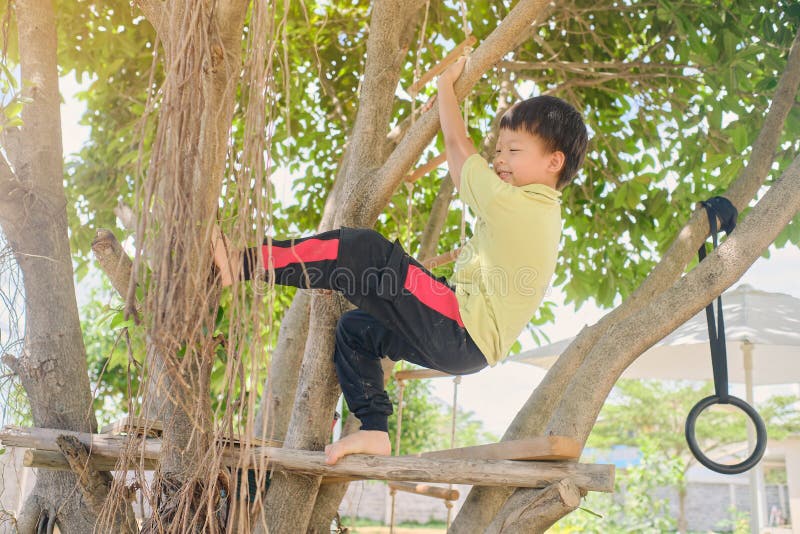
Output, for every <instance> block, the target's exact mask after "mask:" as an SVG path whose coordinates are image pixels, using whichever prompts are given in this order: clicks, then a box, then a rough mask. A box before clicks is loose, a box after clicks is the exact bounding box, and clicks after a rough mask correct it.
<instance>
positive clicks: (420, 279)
mask: <svg viewBox="0 0 800 534" xmlns="http://www.w3.org/2000/svg"><path fill="white" fill-rule="evenodd" d="M403 287H405V289H407V290H408V291H410V292H411V294H413V295H414V296H415V297H417V298H418V299H419V301H420V302H422V303H423V304H424V305H426V306H427V307H429V308H431V309H432V310H435V311H437V312H439V313H441V314H442V315H444V316H445V317H447V318H448V319H451V320H453V321H455V322H456V323H458V326H460V327H461V328H464V323H463V322H462V321H461V313H460V312H459V311H458V299H456V294H455V293H454V292H453V290H452V289H450V288H449V287H448V286H447V285H446V284H443V283H441V282H439V281H438V280H436V279H434V278H431V277H430V276H429V275H428V273H426V272H425V271H423V270H422V269H420V268H419V267H417V266H416V265H413V264H411V265H409V266H408V274H407V275H406V283H405V284H404V286H403Z"/></svg>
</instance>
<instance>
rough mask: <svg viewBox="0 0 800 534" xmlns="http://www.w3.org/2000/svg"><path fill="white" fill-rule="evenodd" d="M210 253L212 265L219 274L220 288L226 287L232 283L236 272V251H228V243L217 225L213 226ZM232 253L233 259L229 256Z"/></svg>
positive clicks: (237, 266)
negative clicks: (212, 260)
mask: <svg viewBox="0 0 800 534" xmlns="http://www.w3.org/2000/svg"><path fill="white" fill-rule="evenodd" d="M211 251H212V255H213V257H214V264H215V265H216V266H217V270H218V271H219V273H220V278H221V280H220V282H221V283H222V287H228V286H229V285H231V284H232V283H233V277H234V273H237V272H238V269H239V265H238V261H237V260H238V256H237V251H230V252H229V251H228V243H227V239H226V238H225V236H224V235H223V234H222V231H221V230H220V228H219V226H218V225H216V224H215V225H214V229H213V233H212V235H211ZM231 253H233V257H230V254H231Z"/></svg>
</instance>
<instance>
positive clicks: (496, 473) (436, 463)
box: [223, 447, 614, 492]
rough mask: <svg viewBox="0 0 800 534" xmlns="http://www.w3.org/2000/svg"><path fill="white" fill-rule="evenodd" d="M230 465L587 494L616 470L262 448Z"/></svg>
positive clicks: (607, 483)
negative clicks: (328, 455) (559, 487)
mask: <svg viewBox="0 0 800 534" xmlns="http://www.w3.org/2000/svg"><path fill="white" fill-rule="evenodd" d="M223 454H224V455H226V456H228V458H227V460H226V463H227V462H232V463H233V464H236V462H237V461H239V460H241V461H242V463H243V464H244V465H258V464H259V462H262V461H263V460H264V459H265V458H266V459H268V460H269V462H270V466H271V467H272V468H274V469H275V470H278V471H290V472H292V473H302V474H307V475H316V476H323V477H326V476H357V477H364V478H369V479H373V480H393V481H394V480H397V481H401V482H438V483H449V484H470V485H479V486H510V487H524V488H544V487H547V486H549V485H550V484H552V483H553V482H556V481H559V480H562V479H564V478H572V479H573V480H574V481H575V483H576V485H577V486H578V487H580V488H582V489H584V490H587V491H604V492H611V491H613V490H614V466H613V465H602V464H580V463H577V462H538V461H524V462H520V461H514V460H472V459H453V460H451V459H439V458H435V459H434V458H421V457H413V456H370V455H364V454H353V455H350V456H345V457H344V458H342V459H341V460H339V461H338V462H337V463H336V464H335V465H327V464H326V463H325V455H324V453H323V452H315V451H301V450H293V449H276V448H273V447H258V448H254V449H251V450H250V451H247V452H243V453H242V454H243V455H244V458H240V457H239V455H238V454H237V455H235V456H233V455H231V453H230V452H227V451H226V452H225V453H223Z"/></svg>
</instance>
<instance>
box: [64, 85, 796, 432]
mask: <svg viewBox="0 0 800 534" xmlns="http://www.w3.org/2000/svg"><path fill="white" fill-rule="evenodd" d="M82 89H83V88H82V87H81V86H79V85H78V84H77V82H76V81H75V80H74V79H73V78H72V77H67V78H63V79H62V80H61V91H62V95H63V96H64V104H63V105H62V107H61V110H62V111H61V124H62V131H63V139H64V154H65V155H67V154H70V153H74V152H77V151H78V150H79V149H80V147H81V144H82V143H83V142H84V141H85V140H86V139H87V138H88V135H89V132H88V128H86V127H83V126H80V125H79V124H78V122H79V120H80V117H81V115H82V114H83V111H84V106H83V105H82V104H81V103H80V102H78V101H76V100H75V98H74V94H75V93H76V92H77V91H79V90H82ZM274 179H275V181H274V183H275V184H276V194H277V195H278V197H279V198H283V199H289V198H291V178H290V177H289V175H288V174H287V173H285V172H279V173H278V174H277V175H276V176H275V177H274ZM770 250H771V255H770V258H769V259H764V258H760V259H759V260H758V261H756V263H755V264H754V265H753V266H752V267H751V268H750V270H749V271H748V272H747V273H746V274H745V275H744V276H743V277H742V279H741V280H740V281H739V282H737V283H736V284H734V286H733V287H736V286H738V285H740V284H742V283H747V284H750V285H752V286H753V287H754V288H756V289H760V290H763V291H772V292H778V293H786V294H790V295H792V296H794V297H796V298H798V299H800V277H798V267H800V248H798V247H796V246H791V247H786V248H784V249H778V250H776V249H774V248H771V249H770ZM95 283H96V282H95ZM91 285H92V279H91V276H89V277H87V278H85V279H84V282H82V283H81V284H79V287H78V292H79V294H80V295H81V296H83V298H86V297H85V295H88V294H89V289H90V287H91ZM83 298H81V297H80V296H79V300H83ZM549 299H550V300H552V301H553V302H555V303H556V305H557V306H556V309H555V317H556V319H555V322H554V323H551V324H547V325H544V326H543V327H542V331H543V332H544V333H545V334H546V335H547V336H548V337H549V338H550V340H551V341H552V342H555V341H558V340H561V339H565V338H568V337H572V336H574V335H576V334H577V333H578V332H579V331H580V329H581V328H582V327H583V326H584V325H587V324H593V323H595V322H597V320H599V319H600V318H601V317H602V316H603V315H604V314H605V313H607V311H609V310H601V309H599V308H597V307H596V306H594V305H593V303H591V302H587V303H585V304H584V305H583V306H582V307H581V308H580V310H576V309H575V307H574V306H573V305H565V304H564V295H563V293H562V292H561V291H559V290H558V288H555V289H554V290H553V292H552V294H551V295H550V296H549ZM524 338H525V336H523V338H521V339H522V340H523V350H524V349H528V348H533V347H534V346H535V344H534V343H533V342H532V341H531V340H530V339H527V340H525V339H524ZM709 357H710V356H709ZM756 364H757V362H756ZM544 374H545V371H544V370H543V369H540V368H538V367H535V366H532V365H529V364H524V363H518V362H505V363H502V364H499V365H497V366H496V367H494V368H489V369H484V370H482V371H481V372H479V373H477V374H475V375H469V376H465V377H462V380H461V384H460V385H459V391H458V404H459V407H460V408H461V409H465V410H469V411H472V412H474V413H475V416H476V418H477V419H479V420H481V421H482V422H483V423H484V427H485V429H486V430H488V431H489V432H491V433H493V434H495V435H496V436H498V437H499V436H502V434H503V433H504V432H505V429H506V428H507V427H508V424H509V423H510V422H511V421H512V419H513V418H514V415H516V413H517V412H518V411H519V409H520V408H521V407H522V405H523V404H524V403H525V401H526V400H527V398H528V397H529V396H530V394H531V392H532V391H533V390H534V388H535V387H536V385H537V384H538V383H539V382H540V381H541V379H542V378H543V377H544ZM433 387H434V392H435V395H436V396H437V397H438V398H439V399H441V400H442V401H443V402H444V403H446V404H447V405H448V406H450V405H451V404H452V400H453V387H454V385H453V380H452V379H449V378H439V379H435V380H433ZM741 389H742V386H741V385H736V384H732V385H731V392H732V393H733V394H734V395H738V396H742V397H743V396H744V393H743V392H742V391H740V390H741ZM775 393H780V394H784V393H794V394H800V385H798V384H793V385H789V386H785V387H783V388H780V387H779V388H775V387H771V388H770V387H766V386H765V387H760V388H756V400H757V401H758V400H759V399H760V398H764V397H766V396H769V395H771V394H775Z"/></svg>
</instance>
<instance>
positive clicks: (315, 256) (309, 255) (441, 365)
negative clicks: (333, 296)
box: [243, 228, 487, 431]
mask: <svg viewBox="0 0 800 534" xmlns="http://www.w3.org/2000/svg"><path fill="white" fill-rule="evenodd" d="M259 253H260V254H261V255H262V258H263V260H264V262H263V265H269V264H270V263H271V264H272V266H273V267H274V269H275V283H276V284H281V285H291V286H295V287H300V288H305V289H333V290H337V291H340V292H341V293H342V294H343V295H344V296H345V297H346V298H347V299H348V300H349V301H350V302H352V303H353V304H355V305H356V306H358V308H359V309H358V310H353V311H350V312H347V313H345V314H343V315H342V317H341V318H340V319H339V324H338V325H337V328H336V348H335V351H334V355H333V359H334V364H335V366H336V373H337V375H338V377H339V384H340V385H341V387H342V393H343V394H344V398H345V400H346V401H347V406H348V408H349V409H350V411H351V412H352V413H354V414H355V415H356V416H357V417H358V418H359V419H360V420H361V428H362V429H363V430H383V431H386V430H387V429H388V423H387V421H388V417H389V415H391V413H392V405H391V402H390V401H389V397H388V395H387V394H386V391H385V389H384V388H383V370H382V368H381V364H380V359H381V357H383V356H387V357H389V358H391V359H392V360H394V361H398V360H406V361H408V362H411V363H414V364H417V365H421V366H423V367H427V368H429V369H436V370H439V371H443V372H446V373H449V374H454V375H464V374H469V373H474V372H477V371H479V370H480V369H483V368H484V367H486V365H487V363H486V358H485V357H484V356H483V354H482V353H481V351H480V349H478V347H477V346H476V345H475V343H474V342H473V341H472V338H471V337H470V335H469V333H468V332H467V330H466V328H464V325H463V323H462V322H461V316H460V314H459V311H458V301H457V300H456V295H455V292H454V290H453V288H452V287H450V286H449V285H448V284H447V283H446V281H445V279H444V278H437V277H435V276H433V275H432V274H431V273H430V272H429V271H427V270H426V269H425V268H424V267H422V265H420V264H419V263H418V262H417V261H416V260H414V259H413V258H411V257H410V256H409V255H408V254H406V253H405V251H404V250H403V248H402V246H400V244H399V243H398V242H397V241H395V242H394V243H392V242H390V241H389V240H387V239H386V238H385V237H383V236H382V235H380V234H379V233H377V232H375V231H374V230H366V229H353V228H341V229H340V230H332V231H329V232H323V233H321V234H317V235H314V236H311V237H306V238H302V239H293V240H286V241H277V240H273V241H272V249H271V250H270V249H269V248H268V247H267V246H266V244H265V245H262V246H261V247H255V248H251V249H248V250H247V251H246V252H245V261H244V267H243V277H244V278H245V279H248V278H250V277H251V275H252V272H253V269H254V268H255V267H254V266H256V265H259V263H258V262H257V254H259Z"/></svg>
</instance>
